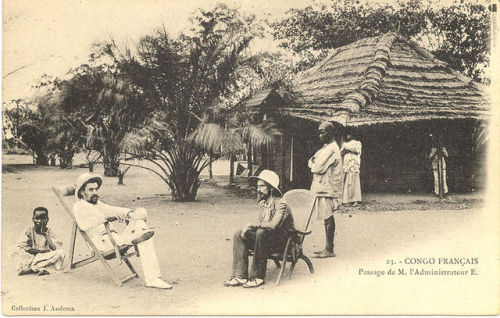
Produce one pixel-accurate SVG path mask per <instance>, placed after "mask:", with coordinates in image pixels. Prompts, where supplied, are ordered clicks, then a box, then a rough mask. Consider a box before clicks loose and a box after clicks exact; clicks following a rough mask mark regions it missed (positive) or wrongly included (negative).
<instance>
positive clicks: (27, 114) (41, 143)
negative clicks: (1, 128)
mask: <svg viewBox="0 0 500 318" xmlns="http://www.w3.org/2000/svg"><path fill="white" fill-rule="evenodd" d="M44 101H46V99H44V100H40V99H33V100H31V101H18V102H17V107H16V108H11V109H6V110H5V111H4V116H5V117H6V118H7V119H8V121H9V122H10V127H11V131H12V135H13V138H14V139H15V140H16V141H17V142H18V144H20V145H21V146H22V147H23V148H25V149H27V150H29V151H30V152H31V153H32V154H33V156H34V158H35V163H36V164H37V165H48V163H49V162H48V156H49V153H50V150H51V149H50V143H49V140H50V135H51V126H52V116H51V109H50V108H49V107H47V104H46V103H44Z"/></svg>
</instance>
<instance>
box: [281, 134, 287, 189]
mask: <svg viewBox="0 0 500 318" xmlns="http://www.w3.org/2000/svg"><path fill="white" fill-rule="evenodd" d="M280 148H281V149H280V152H281V163H280V164H281V169H280V172H281V180H282V181H281V188H282V189H283V191H286V190H288V183H289V182H288V180H287V181H286V183H285V180H286V178H285V176H286V169H285V165H286V146H285V137H284V136H280Z"/></svg>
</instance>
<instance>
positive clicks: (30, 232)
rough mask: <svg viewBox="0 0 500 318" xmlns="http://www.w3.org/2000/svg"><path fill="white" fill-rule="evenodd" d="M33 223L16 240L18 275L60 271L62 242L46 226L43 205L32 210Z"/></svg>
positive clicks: (61, 266) (47, 214)
mask: <svg viewBox="0 0 500 318" xmlns="http://www.w3.org/2000/svg"><path fill="white" fill-rule="evenodd" d="M32 220H33V225H30V226H28V227H27V228H26V229H25V230H24V232H23V234H22V235H21V236H20V238H19V240H18V241H17V250H16V252H15V253H14V256H15V258H16V270H17V274H18V275H24V274H28V273H38V275H47V274H50V273H55V272H61V271H62V269H63V262H64V251H63V250H62V248H61V246H62V242H61V241H59V240H57V239H56V237H55V235H54V232H53V231H52V230H51V229H50V228H48V227H47V223H48V222H49V211H48V210H47V208H45V207H37V208H35V209H34V210H33V218H32Z"/></svg>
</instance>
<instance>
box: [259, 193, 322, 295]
mask: <svg viewBox="0 0 500 318" xmlns="http://www.w3.org/2000/svg"><path fill="white" fill-rule="evenodd" d="M296 193H310V191H309V190H305V189H294V190H290V191H288V192H287V193H285V196H290V195H293V194H296ZM285 196H284V197H285ZM317 198H318V197H316V198H315V199H314V200H311V206H310V207H309V214H308V215H307V220H306V224H305V226H304V228H303V230H304V231H299V230H296V229H294V230H293V231H290V233H289V235H288V239H287V241H286V243H285V245H284V248H283V250H282V251H279V252H273V253H271V255H270V256H269V257H268V259H270V260H273V261H274V263H275V264H276V267H277V268H279V269H280V271H279V273H278V277H277V279H276V286H279V284H280V281H281V277H282V276H283V273H284V272H285V268H286V263H287V262H290V263H291V265H290V269H289V271H288V278H289V279H291V278H292V273H293V270H294V268H295V265H296V264H297V262H298V261H299V260H300V259H301V260H303V261H304V262H305V263H306V265H307V267H308V268H309V272H310V273H311V274H314V266H313V264H312V262H311V260H310V259H309V257H307V256H306V255H304V253H303V251H302V243H303V242H304V238H305V237H306V235H309V234H311V231H307V229H308V228H309V222H310V221H311V216H312V213H313V208H314V204H315V203H316V200H317ZM292 215H293V210H292ZM250 256H253V251H250ZM280 262H281V263H280Z"/></svg>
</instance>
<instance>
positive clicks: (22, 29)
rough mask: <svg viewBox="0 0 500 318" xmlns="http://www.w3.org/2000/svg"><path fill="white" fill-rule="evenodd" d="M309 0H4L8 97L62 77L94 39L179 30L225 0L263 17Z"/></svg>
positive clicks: (5, 92) (5, 94)
mask: <svg viewBox="0 0 500 318" xmlns="http://www.w3.org/2000/svg"><path fill="white" fill-rule="evenodd" d="M309 1H310V0H293V1H290V0H273V1H269V0H240V1H237V3H236V1H216V0H204V1H193V0H184V1H181V0H164V1H152V0H150V1H131V0H121V1H114V0H111V1H110V0H106V1H78V0H57V1H55V0H44V1H33V0H30V1H26V0H4V1H3V6H2V9H3V14H2V16H3V23H2V29H3V35H2V37H3V49H2V52H3V64H2V65H3V72H2V73H3V74H2V78H3V83H2V87H3V100H4V101H8V100H11V99H15V98H22V97H25V96H26V95H29V94H30V87H31V86H32V84H34V83H35V82H36V80H37V79H39V78H40V76H41V75H42V74H44V73H46V74H51V75H55V76H60V75H63V74H65V73H66V72H67V71H68V70H69V69H70V68H71V67H75V66H77V65H79V64H81V63H84V62H86V61H87V60H88V56H89V53H90V50H91V46H92V43H96V42H100V41H105V40H108V39H109V38H110V37H112V38H114V39H116V40H117V41H118V42H121V43H133V42H134V41H137V40H138V39H139V38H140V37H141V36H142V35H144V34H147V33H149V32H151V31H152V30H153V29H154V28H155V27H158V26H160V25H162V23H164V24H165V26H166V29H167V31H168V32H169V33H172V34H177V33H178V32H179V31H181V30H182V29H183V28H186V27H188V26H189V16H190V15H191V14H192V13H193V12H194V11H195V10H196V9H197V8H200V7H202V8H206V9H209V8H211V7H213V6H214V5H215V4H216V3H217V2H225V3H228V4H232V5H237V6H238V7H240V8H241V10H242V11H245V12H248V13H254V14H256V15H257V16H258V17H265V16H266V14H270V15H271V17H278V16H280V15H283V14H284V12H285V11H286V10H287V9H289V8H291V7H304V6H306V5H307V4H308V2H309ZM263 43H264V42H261V43H260V46H265V44H263ZM267 43H268V42H267ZM257 45H259V44H258V43H257Z"/></svg>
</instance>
